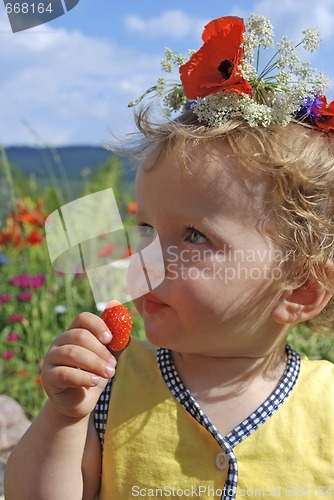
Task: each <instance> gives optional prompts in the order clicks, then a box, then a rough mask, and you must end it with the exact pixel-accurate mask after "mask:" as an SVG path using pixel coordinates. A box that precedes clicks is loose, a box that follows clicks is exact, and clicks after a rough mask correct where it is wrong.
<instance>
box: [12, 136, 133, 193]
mask: <svg viewBox="0 0 334 500" xmlns="http://www.w3.org/2000/svg"><path fill="white" fill-rule="evenodd" d="M5 151H6V155H7V158H8V161H9V163H10V164H11V165H13V166H15V167H19V168H20V169H21V170H22V171H23V173H24V175H25V176H26V177H28V178H33V179H34V180H35V181H36V183H37V185H38V186H39V188H40V189H41V190H43V189H44V188H45V187H46V186H48V185H50V179H52V178H57V179H63V180H64V179H66V182H67V183H68V184H69V185H70V187H71V189H72V193H74V194H77V193H79V192H80V190H81V188H82V186H83V183H84V182H85V181H87V180H89V178H90V176H91V174H92V173H93V172H94V170H96V168H97V167H98V166H99V165H101V163H103V162H104V161H105V160H107V159H108V158H111V157H112V153H110V152H109V151H107V150H106V149H104V148H103V147H102V146H101V147H99V146H64V147H59V148H54V149H48V148H34V147H28V146H11V147H8V148H5ZM122 165H123V172H122V174H123V175H122V182H121V187H122V189H123V190H125V191H129V192H131V193H133V184H134V177H135V173H134V169H133V168H132V167H131V166H130V163H129V161H128V160H127V159H126V158H125V159H124V158H123V159H122Z"/></svg>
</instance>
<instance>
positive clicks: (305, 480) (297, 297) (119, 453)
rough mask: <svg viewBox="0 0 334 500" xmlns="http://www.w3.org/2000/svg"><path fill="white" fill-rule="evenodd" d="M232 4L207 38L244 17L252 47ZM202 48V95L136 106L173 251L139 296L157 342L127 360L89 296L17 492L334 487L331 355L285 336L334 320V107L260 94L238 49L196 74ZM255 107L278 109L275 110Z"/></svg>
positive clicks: (17, 454)
mask: <svg viewBox="0 0 334 500" xmlns="http://www.w3.org/2000/svg"><path fill="white" fill-rule="evenodd" d="M237 19H238V18H222V19H220V20H215V21H213V22H212V23H210V24H209V25H208V26H207V27H206V30H205V32H204V35H203V39H204V45H203V48H202V49H204V55H205V54H206V51H207V50H209V49H210V50H211V51H212V52H211V53H212V54H215V53H216V52H215V50H216V49H215V47H213V46H212V43H211V42H212V39H213V42H214V43H218V42H217V40H216V38H219V37H220V36H221V32H222V33H223V37H224V39H227V40H228V37H229V36H232V35H231V33H232V34H233V39H237V40H238V43H236V47H237V50H236V53H237V58H238V60H239V59H240V60H241V55H242V54H241V53H240V50H241V49H240V40H239V38H237V37H236V33H235V32H234V28H235V27H237V28H236V29H237V31H238V30H239V29H241V28H240V20H237ZM259 25H261V23H260V24H259ZM242 33H243V35H244V40H245V39H246V35H245V34H244V32H243V31H242ZM208 44H209V49H208ZM210 44H211V45H210ZM202 49H200V51H198V52H197V53H196V54H194V55H193V56H192V59H191V60H190V66H189V65H188V66H187V64H188V63H187V64H185V65H182V67H181V76H182V75H183V82H182V83H183V89H184V92H185V95H186V96H187V98H188V99H194V98H196V103H193V104H192V105H191V109H190V110H188V111H184V112H183V113H182V114H181V116H180V117H179V118H178V119H176V120H172V121H166V122H163V123H159V124H155V125H154V124H152V122H151V120H150V118H149V114H148V112H146V111H145V112H141V113H139V114H138V117H137V123H138V126H139V129H140V131H141V132H142V133H143V135H144V139H143V140H142V142H141V144H140V146H139V147H138V148H137V150H136V153H139V152H140V153H142V154H143V153H145V155H144V156H145V159H144V160H143V161H142V163H141V164H140V166H139V168H138V174H137V204H138V210H137V219H138V220H137V223H138V225H139V226H143V227H144V228H145V231H146V232H152V233H153V231H156V232H157V234H158V235H159V240H160V244H161V248H162V251H163V255H164V262H165V279H164V281H163V282H162V284H161V285H159V287H157V288H156V289H155V290H154V291H152V292H150V293H148V294H146V295H144V296H143V297H140V298H138V299H136V301H135V303H136V306H137V308H138V310H139V312H140V314H141V315H142V317H143V321H144V325H145V331H146V335H147V341H146V340H145V341H140V340H136V339H133V340H132V342H131V343H130V345H129V347H128V348H127V349H126V350H125V351H124V353H123V354H122V356H121V357H120V359H119V360H118V362H117V366H116V360H115V358H114V357H113V356H112V355H111V354H110V352H109V350H108V349H107V347H106V344H107V343H108V342H109V341H110V338H111V335H112V334H111V332H109V331H108V330H106V325H105V324H104V322H103V321H102V319H101V318H99V317H97V316H95V315H93V314H91V313H89V312H85V313H82V314H80V315H79V316H78V317H77V318H76V319H75V320H74V321H73V323H72V325H71V326H70V327H69V329H68V330H67V331H66V332H64V333H63V334H61V335H60V336H59V337H58V338H57V339H56V340H55V342H54V343H53V345H52V346H51V348H50V350H49V352H48V353H47V355H46V358H45V362H44V366H43V383H44V387H45V389H46V391H47V393H48V395H49V399H48V401H47V403H46V404H45V406H44V408H43V409H42V411H41V413H40V415H39V416H38V417H37V419H36V420H35V421H34V423H33V424H32V426H31V427H30V429H29V430H28V432H27V433H26V435H25V436H24V437H23V439H22V440H21V442H20V443H19V445H18V446H17V448H16V449H15V450H14V451H13V452H12V454H11V457H10V459H9V462H8V465H7V473H6V499H7V500H21V499H25V498H27V499H28V498H31V499H34V500H38V499H43V500H52V499H55V500H60V499H61V500H66V499H69V500H75V499H81V498H83V499H87V500H88V499H94V498H95V497H96V495H98V494H99V498H100V499H102V500H106V499H108V500H109V499H122V500H123V499H130V498H132V497H168V496H173V497H181V498H182V497H200V498H203V499H208V498H224V499H227V498H229V499H232V498H237V499H238V498H241V497H245V496H252V497H255V496H261V497H264V498H271V497H291V496H292V497H296V496H309V497H320V496H326V497H332V496H334V484H333V478H334V418H333V417H334V397H333V396H334V367H333V365H332V364H331V363H329V362H327V361H309V360H308V359H306V358H302V359H301V358H300V356H299V355H298V354H297V353H296V352H295V351H294V350H293V349H291V348H290V347H289V346H287V345H286V343H285V341H286V337H287V334H288V332H289V330H290V329H291V326H292V325H294V324H296V323H300V322H304V323H306V324H307V325H308V326H309V327H310V328H312V329H314V330H315V331H317V332H320V331H325V330H326V331H333V329H334V303H333V300H332V294H333V290H334V285H333V283H334V272H333V260H334V255H333V254H334V244H333V243H334V220H333V213H334V142H333V139H332V138H331V136H330V135H329V133H328V132H327V130H329V129H330V128H331V120H332V116H333V115H332V114H331V108H330V107H326V103H325V100H324V98H322V97H321V98H319V97H317V96H314V99H313V100H312V102H307V99H306V98H305V99H304V100H303V101H302V103H303V105H307V106H308V107H307V110H304V111H303V112H302V115H301V114H300V110H299V108H300V105H299V108H298V109H297V111H298V113H297V112H296V113H294V114H293V115H291V117H293V120H292V121H291V120H289V121H290V123H288V124H287V123H284V120H286V117H287V116H288V115H287V113H290V111H291V110H290V109H288V112H287V111H286V110H285V111H286V113H285V115H284V113H283V114H282V115H280V117H281V122H279V119H278V116H279V112H278V109H279V108H278V107H277V106H276V104H277V103H276V104H275V95H274V94H273V93H272V92H273V90H272V89H270V88H269V87H268V89H269V90H268V89H267V90H266V92H267V94H263V95H265V96H266V97H267V98H268V99H267V103H265V104H263V102H260V103H259V102H258V101H256V98H255V96H256V92H257V91H258V90H259V89H258V88H257V87H256V86H255V83H254V81H253V83H252V85H253V86H252V85H251V84H250V83H249V81H248V80H247V79H245V78H244V77H243V75H242V74H241V73H240V72H241V69H240V68H239V69H236V68H235V65H234V62H235V59H232V56H231V57H227V56H226V57H225V55H223V56H221V55H220V58H221V57H223V58H224V59H220V61H221V62H220V63H219V65H217V64H216V67H217V68H218V66H219V71H218V73H219V74H220V77H219V78H220V80H219V79H218V76H217V75H216V76H215V78H216V79H217V81H218V80H219V85H220V86H219V85H218V84H217V85H218V87H217V85H216V86H214V82H213V81H212V77H211V76H210V75H209V76H208V74H209V72H207V73H206V72H205V71H204V70H203V68H202V69H201V71H200V73H201V75H202V76H203V75H204V76H203V78H204V81H205V85H202V86H201V85H197V84H198V82H199V77H198V74H197V73H196V71H197V70H198V66H199V65H200V64H198V63H199V62H200V63H202V62H203V61H205V60H206V58H205V57H204V58H203V59H202V55H203V51H202V52H201V50H202ZM242 50H244V51H245V53H246V46H245V45H243V46H242ZM238 67H239V66H238ZM217 68H216V69H217ZM193 71H195V73H196V74H195V75H193V73H192V72H193ZM185 75H186V76H185ZM188 77H189V80H190V81H191V83H194V82H195V83H196V85H197V88H196V90H195V95H194V94H192V89H189V85H187V83H189V81H188V82H187V78H188ZM210 78H211V80H210ZM208 82H209V83H208ZM210 82H211V83H210ZM227 85H229V87H226V86H227ZM248 86H249V87H248ZM203 88H205V89H206V90H205V91H203V92H204V93H205V92H208V93H206V95H203V94H201V92H202V90H203ZM217 88H218V90H217ZM249 88H251V90H252V94H250V93H249ZM201 89H202V90H201ZM262 89H264V85H263V84H262ZM176 90H177V91H178V92H179V91H180V88H179V87H178V88H175V87H174V88H173V89H172V92H171V93H170V94H168V95H167V100H168V99H169V102H171V100H172V98H174V97H175V95H176ZM238 94H240V95H238ZM250 95H251V96H250ZM211 96H212V97H213V99H211V101H210V97H211ZM217 96H218V97H219V99H220V98H221V97H223V98H224V99H225V98H228V99H225V101H224V106H223V107H221V102H219V103H218V104H217ZM245 96H247V97H245ZM268 96H271V99H269V97H268ZM182 99H184V97H182V96H181V100H182ZM237 99H239V100H240V102H239V105H238V107H236V105H235V103H236V100H237ZM289 99H290V100H291V99H292V97H291V95H290V97H289ZM289 99H286V101H287V102H288V101H289ZM316 99H318V101H317V100H316ZM249 100H251V101H252V104H254V105H255V104H256V105H258V106H259V109H258V110H257V111H258V113H257V118H256V116H255V115H256V112H255V111H256V109H255V108H254V109H255V110H253V111H254V112H253V115H252V114H249V109H248V107H247V106H248V104H249V102H248V101H249ZM282 101H283V97H282V96H281V97H280V103H281V104H282ZM268 103H269V104H270V105H268ZM299 103H300V100H299ZM219 106H220V107H219ZM260 106H265V107H266V108H268V109H270V110H273V111H274V112H275V113H276V115H275V118H274V119H273V121H272V122H270V123H266V126H264V125H263V123H256V120H257V119H258V116H259V112H260V111H261V112H262V111H263V110H261V109H260ZM282 106H283V104H282ZM312 106H313V107H312ZM283 107H284V106H283ZM246 108H247V109H246ZM286 109H287V108H286ZM259 110H260V111H259ZM290 114H291V113H290ZM283 115H284V116H283ZM210 116H211V118H212V119H211V118H210ZM222 116H223V119H222ZM261 116H262V118H261V120H262V121H263V116H264V115H263V113H262V115H261ZM301 116H302V117H303V121H302V122H301V119H300V117H301ZM209 118H210V120H209ZM304 118H306V119H307V123H305V121H304ZM209 121H210V123H208V122H209ZM218 122H219V123H218ZM326 129H327V130H326ZM147 266H148V267H149V266H152V267H151V268H150V269H147V270H149V271H150V272H154V263H153V262H152V263H147ZM129 273H130V278H129V279H130V280H131V270H130V271H129ZM77 368H80V370H78V369H77ZM109 379H110V381H109V382H108V380H109Z"/></svg>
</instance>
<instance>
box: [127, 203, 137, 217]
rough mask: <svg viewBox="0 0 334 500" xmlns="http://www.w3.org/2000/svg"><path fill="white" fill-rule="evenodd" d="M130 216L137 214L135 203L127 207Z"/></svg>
mask: <svg viewBox="0 0 334 500" xmlns="http://www.w3.org/2000/svg"><path fill="white" fill-rule="evenodd" d="M127 209H128V214H130V215H134V214H135V213H136V212H137V203H136V202H135V201H130V202H129V203H128V206H127Z"/></svg>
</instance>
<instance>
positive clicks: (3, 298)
mask: <svg viewBox="0 0 334 500" xmlns="http://www.w3.org/2000/svg"><path fill="white" fill-rule="evenodd" d="M10 300H12V296H11V294H10V293H4V294H3V295H0V306H2V305H3V304H6V302H9V301H10Z"/></svg>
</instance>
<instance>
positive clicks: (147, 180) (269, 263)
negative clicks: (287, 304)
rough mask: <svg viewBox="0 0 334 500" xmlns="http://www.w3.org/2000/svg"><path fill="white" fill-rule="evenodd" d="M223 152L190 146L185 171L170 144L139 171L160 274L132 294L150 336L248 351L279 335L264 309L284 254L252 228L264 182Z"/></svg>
mask: <svg viewBox="0 0 334 500" xmlns="http://www.w3.org/2000/svg"><path fill="white" fill-rule="evenodd" d="M228 153H229V151H228V150H227V149H226V148H225V149H223V148H222V147H220V150H219V152H218V151H213V152H212V151H211V153H210V155H209V154H208V153H205V152H203V151H201V150H200V149H199V148H196V149H194V150H193V155H192V159H191V161H190V162H189V165H188V168H189V171H190V172H189V171H186V170H185V169H184V167H182V166H180V162H179V160H178V157H177V154H176V153H175V152H171V153H168V154H162V155H160V157H159V160H158V161H157V163H155V164H153V165H148V164H146V165H144V166H142V167H141V168H140V169H139V171H138V176H137V205H138V211H137V223H138V224H139V225H143V226H149V227H152V228H154V230H155V231H156V232H157V233H158V235H159V239H160V244H161V247H162V251H163V255H164V260H165V273H166V276H165V279H164V281H163V282H162V283H161V285H159V286H158V287H157V288H156V289H155V290H153V292H151V293H148V294H147V295H144V296H142V297H140V298H139V299H137V300H136V301H135V303H136V306H137V308H138V310H139V312H140V314H141V315H142V317H143V320H144V324H145V329H146V334H147V337H148V339H149V340H150V341H151V342H152V343H153V344H155V345H159V346H162V347H166V348H170V349H172V350H175V351H178V352H192V353H202V354H208V355H217V356H218V355H224V356H233V355H236V354H237V355H240V354H242V353H244V354H247V355H248V356H252V353H257V354H258V351H259V349H260V350H263V352H264V353H266V352H268V349H271V348H272V346H273V344H275V342H277V338H276V337H277V331H276V327H278V325H276V326H275V323H274V322H273V321H272V320H271V318H270V311H269V309H270V302H271V301H272V300H274V299H275V292H274V288H275V287H274V286H273V283H274V281H275V279H277V278H278V277H279V269H278V261H279V259H280V258H281V255H280V253H279V250H278V248H277V247H275V246H274V244H273V242H272V241H271V240H270V238H269V237H268V235H266V234H265V232H264V230H263V231H261V232H260V229H259V228H260V227H261V226H262V225H263V222H264V214H265V205H266V203H268V199H267V198H268V196H267V194H268V189H269V186H268V183H267V182H266V180H265V178H264V176H263V174H260V175H254V174H252V173H250V172H248V171H247V170H246V169H245V168H243V167H242V166H240V165H238V164H236V163H235V162H232V161H231V159H230V158H229V157H228ZM266 306H268V311H267V312H266V311H265V308H266Z"/></svg>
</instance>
